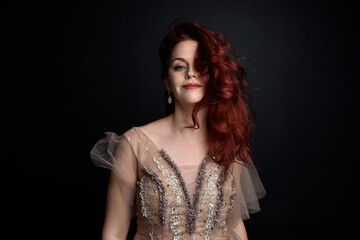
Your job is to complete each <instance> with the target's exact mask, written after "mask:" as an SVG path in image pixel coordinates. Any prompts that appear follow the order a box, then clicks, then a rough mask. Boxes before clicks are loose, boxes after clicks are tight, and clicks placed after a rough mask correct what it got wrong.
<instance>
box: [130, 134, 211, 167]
mask: <svg viewBox="0 0 360 240" xmlns="http://www.w3.org/2000/svg"><path fill="white" fill-rule="evenodd" d="M133 129H135V130H136V131H138V132H140V133H141V134H142V135H143V136H145V137H146V138H147V140H148V141H149V142H150V143H151V145H152V146H153V148H155V152H158V153H161V152H164V153H166V155H167V156H168V157H169V158H170V159H171V161H172V162H174V164H175V165H176V167H182V166H197V168H198V170H199V168H200V166H201V163H202V162H203V161H204V160H205V159H206V158H209V159H211V157H210V156H209V153H208V152H206V153H205V155H204V156H203V157H202V158H201V160H200V163H199V164H193V165H192V164H181V165H179V164H178V163H177V162H176V161H174V160H173V158H172V157H171V156H170V155H169V154H168V152H167V151H166V149H165V148H163V147H161V148H160V147H158V145H157V144H156V143H155V142H154V141H153V140H152V139H151V138H150V137H149V136H148V135H147V134H146V133H145V132H144V131H143V130H142V129H141V128H140V127H133Z"/></svg>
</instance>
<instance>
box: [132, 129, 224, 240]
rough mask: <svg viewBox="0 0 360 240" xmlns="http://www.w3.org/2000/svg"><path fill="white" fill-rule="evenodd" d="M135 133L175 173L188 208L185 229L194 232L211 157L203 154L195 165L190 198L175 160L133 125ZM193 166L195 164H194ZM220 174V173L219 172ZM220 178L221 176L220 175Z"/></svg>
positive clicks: (219, 204)
mask: <svg viewBox="0 0 360 240" xmlns="http://www.w3.org/2000/svg"><path fill="white" fill-rule="evenodd" d="M133 128H134V129H135V131H137V133H138V134H139V133H140V134H142V135H143V136H145V138H146V139H147V140H148V141H149V142H150V144H151V145H153V146H151V147H152V148H156V150H157V152H158V153H159V154H160V156H161V157H162V158H163V159H164V160H165V162H166V163H167V164H168V165H169V167H170V168H171V169H172V171H173V173H174V174H175V176H176V178H177V179H178V180H179V183H180V187H181V189H182V192H183V194H184V200H185V204H186V206H187V209H188V214H187V216H186V231H187V232H188V233H194V232H195V231H196V220H197V217H198V213H199V204H200V196H201V192H202V190H203V189H202V188H203V182H204V178H205V172H206V166H207V165H208V164H209V163H210V162H212V158H211V157H210V156H209V154H208V153H206V154H205V156H204V157H203V159H202V160H201V162H200V164H199V165H198V166H197V175H196V179H195V190H194V192H193V196H192V198H191V197H190V194H189V191H188V187H187V186H186V184H185V181H184V178H183V176H182V174H181V170H180V169H179V167H178V165H177V164H176V162H174V161H173V160H172V158H171V157H170V156H169V154H168V153H167V152H166V151H165V150H164V148H161V149H160V148H159V147H158V146H157V145H156V144H155V143H154V141H152V139H151V138H150V137H149V136H148V135H146V133H145V132H143V131H142V130H141V129H140V128H139V127H133ZM194 166H195V165H194ZM221 175H222V174H221ZM220 179H221V177H220ZM220 179H219V180H218V183H220V184H221V181H220ZM217 204H218V206H217V209H220V206H221V204H222V201H221V199H220V201H219V202H218V203H217ZM217 215H218V214H217Z"/></svg>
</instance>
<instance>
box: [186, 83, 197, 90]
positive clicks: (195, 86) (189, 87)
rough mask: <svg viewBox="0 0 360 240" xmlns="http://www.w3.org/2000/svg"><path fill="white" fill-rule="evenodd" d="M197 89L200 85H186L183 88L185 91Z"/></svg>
mask: <svg viewBox="0 0 360 240" xmlns="http://www.w3.org/2000/svg"><path fill="white" fill-rule="evenodd" d="M199 87H201V85H200V84H197V83H188V84H185V85H184V86H183V88H186V89H196V88H199Z"/></svg>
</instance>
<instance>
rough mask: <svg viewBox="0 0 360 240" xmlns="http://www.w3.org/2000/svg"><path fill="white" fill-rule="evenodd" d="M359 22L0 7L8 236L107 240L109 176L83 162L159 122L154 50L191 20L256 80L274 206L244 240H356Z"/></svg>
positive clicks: (237, 5) (80, 5)
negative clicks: (103, 146)
mask: <svg viewBox="0 0 360 240" xmlns="http://www.w3.org/2000/svg"><path fill="white" fill-rule="evenodd" d="M354 9H355V5H352V4H350V3H347V2H345V1H341V2H332V3H330V2H328V1H279V0H275V1H266V0H262V1H250V0H244V1H215V0H214V1H157V2H156V3H155V2H152V1H41V2H40V1H9V2H8V3H7V4H3V10H2V13H1V22H2V25H3V26H2V40H3V41H4V43H3V48H4V49H3V51H2V52H3V54H2V57H3V65H2V67H3V71H2V73H3V76H4V77H3V78H2V82H3V86H2V103H3V107H2V109H3V111H5V114H4V117H3V120H5V121H4V124H3V126H4V131H3V133H4V134H3V138H4V140H5V141H6V143H7V144H6V145H5V148H4V149H3V152H4V156H5V161H6V163H7V164H9V165H10V167H9V168H4V170H3V171H4V172H6V174H10V176H11V177H10V178H8V180H9V182H10V183H14V185H11V186H13V187H10V189H11V192H10V194H9V195H7V196H8V198H6V199H9V200H10V201H9V202H10V204H11V205H9V206H11V208H10V207H9V210H10V209H11V210H10V213H11V215H10V216H9V217H8V218H7V219H8V223H10V226H11V227H13V228H7V230H10V231H11V233H12V234H13V235H14V237H15V238H17V237H18V236H20V235H24V236H27V237H31V238H32V239H94V240H95V239H100V234H101V228H102V223H103V217H104V210H105V198H106V187H107V182H108V176H109V171H108V170H105V169H101V168H97V167H95V166H94V165H93V164H92V162H91V160H90V157H89V152H90V150H91V147H92V146H93V145H94V144H95V143H96V141H97V140H98V139H100V138H101V137H103V136H104V135H103V132H105V131H114V132H117V133H118V134H121V133H123V132H125V131H126V130H127V129H129V128H131V127H132V126H140V125H143V124H145V123H148V122H150V121H154V120H156V119H158V118H161V117H162V116H164V109H165V108H164V106H165V99H164V98H163V91H164V87H163V85H162V81H161V79H160V65H159V59H158V56H157V49H158V46H159V43H160V41H161V39H162V37H163V36H164V33H165V29H166V27H167V26H168V24H169V23H170V22H171V21H172V20H173V19H174V18H176V17H186V18H189V19H192V20H196V21H198V22H200V23H202V24H204V25H205V26H207V27H208V28H210V29H211V30H213V31H215V32H218V33H223V34H225V35H226V36H227V37H228V39H229V40H230V43H231V44H232V46H233V48H234V50H235V51H236V52H237V53H238V54H239V55H241V56H246V57H249V58H251V59H252V60H253V61H254V63H255V67H256V68H257V71H255V72H249V84H250V85H251V86H253V87H256V88H259V89H258V90H256V91H252V98H253V106H254V109H255V112H256V115H257V118H256V129H255V134H254V137H253V138H254V140H253V142H252V149H253V151H254V154H255V155H254V161H255V163H256V165H257V167H259V169H260V172H259V173H260V177H261V179H262V181H263V183H264V186H265V188H266V190H267V192H268V194H267V196H266V197H265V198H263V199H262V200H260V204H261V207H262V211H261V212H259V213H257V214H254V215H252V216H251V219H250V220H247V221H246V222H245V224H246V227H247V230H248V235H249V239H250V240H256V239H355V238H356V235H353V234H354V233H355V228H356V227H357V226H358V220H357V219H358V218H357V211H356V210H357V206H356V204H357V201H356V199H357V198H358V194H359V192H358V187H357V186H355V184H353V183H354V182H355V171H356V168H355V162H356V160H357V156H356V155H354V152H355V149H356V146H357V145H356V144H355V137H354V135H355V134H354V132H355V131H356V130H358V125H357V118H356V117H355V112H356V111H355V109H357V108H356V105H355V93H356V88H355V84H356V82H357V81H358V75H357V70H358V65H357V63H358V61H357V56H358V54H359V47H358V43H357V41H356V40H355V36H356V32H358V30H357V28H358V26H357V24H356V22H355V20H356V18H355V10H354ZM245 64H246V63H245ZM246 66H248V67H251V65H246ZM4 183H5V185H9V184H8V182H7V181H5V182H4ZM12 229H14V230H12Z"/></svg>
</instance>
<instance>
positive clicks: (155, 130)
mask: <svg viewBox="0 0 360 240" xmlns="http://www.w3.org/2000/svg"><path fill="white" fill-rule="evenodd" d="M169 122H170V121H169V116H167V117H164V118H160V119H158V120H155V121H153V122H150V123H148V124H146V125H143V126H139V128H140V130H142V131H143V132H144V133H145V134H146V135H148V136H149V137H150V138H154V139H158V138H161V137H164V136H165V135H167V134H168V132H167V131H168V130H169Z"/></svg>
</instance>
